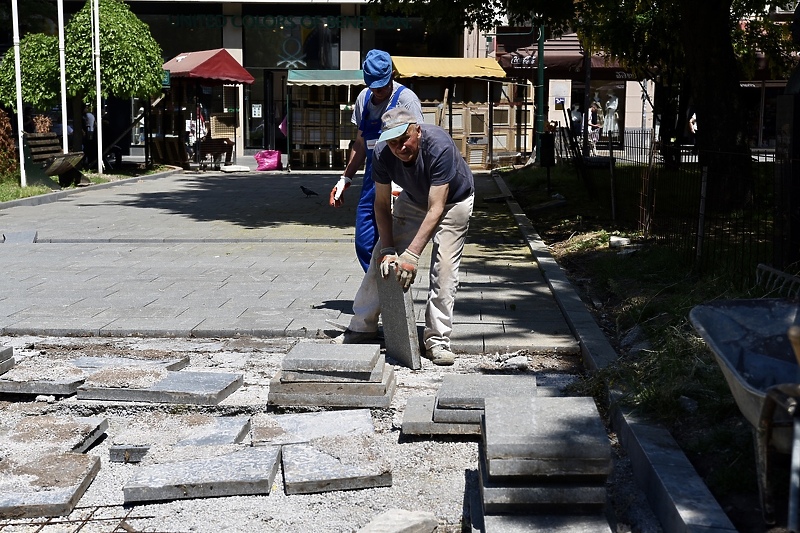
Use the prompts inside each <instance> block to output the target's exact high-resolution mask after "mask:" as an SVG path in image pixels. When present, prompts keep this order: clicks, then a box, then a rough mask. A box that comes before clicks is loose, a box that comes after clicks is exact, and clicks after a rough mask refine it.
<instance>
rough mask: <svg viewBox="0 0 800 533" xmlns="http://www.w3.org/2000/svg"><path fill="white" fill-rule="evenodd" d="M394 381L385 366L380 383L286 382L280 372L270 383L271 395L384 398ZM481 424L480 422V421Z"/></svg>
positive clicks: (389, 367) (392, 370) (390, 371)
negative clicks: (389, 385)
mask: <svg viewBox="0 0 800 533" xmlns="http://www.w3.org/2000/svg"><path fill="white" fill-rule="evenodd" d="M393 379H394V367H392V366H391V365H386V364H384V366H383V374H382V375H381V381H380V382H379V383H371V382H368V381H362V382H355V383H353V382H333V383H325V382H322V381H313V382H309V381H305V382H300V383H297V382H294V383H291V382H285V381H283V375H282V373H281V371H280V370H279V371H278V372H277V373H276V374H275V376H274V377H273V378H272V380H270V382H269V392H270V394H273V393H274V394H323V395H324V394H343V395H353V396H383V395H384V394H386V387H387V386H388V384H389V381H390V380H393ZM478 422H480V420H479V421H478Z"/></svg>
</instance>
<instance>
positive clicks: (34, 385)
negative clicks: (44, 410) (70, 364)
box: [0, 377, 84, 396]
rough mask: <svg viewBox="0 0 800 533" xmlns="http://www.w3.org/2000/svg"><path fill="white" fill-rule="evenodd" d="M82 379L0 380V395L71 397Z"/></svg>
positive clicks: (81, 382)
mask: <svg viewBox="0 0 800 533" xmlns="http://www.w3.org/2000/svg"><path fill="white" fill-rule="evenodd" d="M83 381H84V378H83V377H80V378H74V379H64V380H56V381H15V380H10V379H0V394H23V395H24V394H29V395H35V396H39V395H44V396H71V395H73V394H75V393H76V392H77V390H78V387H79V386H80V385H82V384H83Z"/></svg>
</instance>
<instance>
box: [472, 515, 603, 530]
mask: <svg viewBox="0 0 800 533" xmlns="http://www.w3.org/2000/svg"><path fill="white" fill-rule="evenodd" d="M483 522H484V530H483V533H601V532H606V533H611V531H612V530H611V526H609V525H608V520H606V518H605V517H604V516H603V515H511V514H503V515H487V516H484V517H483Z"/></svg>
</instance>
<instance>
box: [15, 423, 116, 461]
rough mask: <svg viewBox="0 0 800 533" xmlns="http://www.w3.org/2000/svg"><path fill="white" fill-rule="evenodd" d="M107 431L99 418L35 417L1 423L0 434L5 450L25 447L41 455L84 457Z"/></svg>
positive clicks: (106, 424)
mask: <svg viewBox="0 0 800 533" xmlns="http://www.w3.org/2000/svg"><path fill="white" fill-rule="evenodd" d="M107 429H108V420H106V419H105V418H102V417H96V416H89V417H81V416H72V415H68V414H64V415H58V416H56V415H52V414H38V415H29V416H25V417H23V418H20V419H17V418H13V417H10V418H6V417H4V418H3V419H2V420H0V433H4V434H6V435H7V436H8V438H7V439H6V441H5V445H6V449H7V450H11V451H12V453H13V450H14V449H15V447H24V448H25V449H26V450H40V451H41V452H45V451H46V452H55V451H57V452H75V453H83V452H85V451H86V450H88V449H89V448H91V447H92V446H93V445H94V444H95V443H96V442H97V441H98V440H99V439H100V437H101V436H102V435H103V434H104V433H105V432H106V430H107Z"/></svg>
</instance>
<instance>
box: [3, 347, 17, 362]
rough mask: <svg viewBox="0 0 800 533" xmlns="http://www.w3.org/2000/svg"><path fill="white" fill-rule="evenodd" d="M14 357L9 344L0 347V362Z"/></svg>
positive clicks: (12, 349)
mask: <svg viewBox="0 0 800 533" xmlns="http://www.w3.org/2000/svg"><path fill="white" fill-rule="evenodd" d="M13 357H14V348H13V347H11V346H3V347H0V363H2V362H3V361H8V360H9V359H13Z"/></svg>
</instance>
